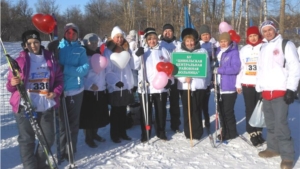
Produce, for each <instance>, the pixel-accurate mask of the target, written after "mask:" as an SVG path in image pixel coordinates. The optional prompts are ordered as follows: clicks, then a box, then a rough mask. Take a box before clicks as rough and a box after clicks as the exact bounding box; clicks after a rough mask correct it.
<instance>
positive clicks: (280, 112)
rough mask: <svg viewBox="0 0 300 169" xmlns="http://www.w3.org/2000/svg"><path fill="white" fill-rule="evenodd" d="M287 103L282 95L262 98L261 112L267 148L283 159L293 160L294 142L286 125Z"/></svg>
mask: <svg viewBox="0 0 300 169" xmlns="http://www.w3.org/2000/svg"><path fill="white" fill-rule="evenodd" d="M288 107H289V106H288V105H287V104H286V103H285V102H284V100H283V97H279V98H276V99H273V100H270V101H268V100H265V99H263V112H264V115H265V120H266V126H267V149H269V150H271V151H273V152H278V153H279V154H280V156H281V158H282V159H283V160H292V161H294V156H295V151H294V143H293V139H292V137H291V131H290V129H289V126H288V119H287V118H288Z"/></svg>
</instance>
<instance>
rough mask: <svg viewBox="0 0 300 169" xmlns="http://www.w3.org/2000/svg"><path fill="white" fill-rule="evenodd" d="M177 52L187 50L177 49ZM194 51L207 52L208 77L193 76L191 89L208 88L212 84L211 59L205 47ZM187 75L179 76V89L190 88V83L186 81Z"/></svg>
mask: <svg viewBox="0 0 300 169" xmlns="http://www.w3.org/2000/svg"><path fill="white" fill-rule="evenodd" d="M176 52H187V53H190V52H188V51H185V50H183V49H177V50H176ZM193 53H205V54H206V55H207V58H206V59H207V65H206V71H207V73H206V77H205V78H202V77H191V88H190V89H191V91H195V90H198V89H206V88H207V86H209V85H210V82H211V69H210V60H209V57H208V53H207V51H206V50H205V49H204V48H200V49H196V50H194V51H193ZM185 78H186V77H178V78H177V79H178V83H177V88H178V89H179V90H188V83H186V82H185Z"/></svg>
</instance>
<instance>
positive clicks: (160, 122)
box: [139, 92, 167, 137]
mask: <svg viewBox="0 0 300 169" xmlns="http://www.w3.org/2000/svg"><path fill="white" fill-rule="evenodd" d="M139 99H140V101H142V100H143V99H142V94H139ZM143 104H144V103H142V105H141V109H142V110H141V111H140V112H141V116H140V117H141V119H140V120H141V130H142V137H146V127H145V126H146V124H147V123H148V125H150V126H151V124H152V104H154V109H155V130H156V136H157V137H158V136H160V134H161V133H165V127H166V118H167V115H166V114H167V108H166V104H167V92H163V93H153V94H148V113H149V114H148V122H147V123H146V120H145V119H146V118H145V114H144V111H143V106H144V105H143ZM150 135H151V129H150V131H149V137H150Z"/></svg>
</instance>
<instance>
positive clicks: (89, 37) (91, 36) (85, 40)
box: [83, 33, 99, 46]
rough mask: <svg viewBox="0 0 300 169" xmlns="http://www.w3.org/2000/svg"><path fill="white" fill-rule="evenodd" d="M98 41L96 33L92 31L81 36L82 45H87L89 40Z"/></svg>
mask: <svg viewBox="0 0 300 169" xmlns="http://www.w3.org/2000/svg"><path fill="white" fill-rule="evenodd" d="M92 41H93V42H98V41H99V37H98V35H96V34H94V33H89V34H86V35H85V36H84V37H83V44H84V46H87V45H88V44H89V42H92Z"/></svg>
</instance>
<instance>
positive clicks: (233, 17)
mask: <svg viewBox="0 0 300 169" xmlns="http://www.w3.org/2000/svg"><path fill="white" fill-rule="evenodd" d="M235 7H236V0H232V11H231V26H232V29H235V24H234V21H235Z"/></svg>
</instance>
